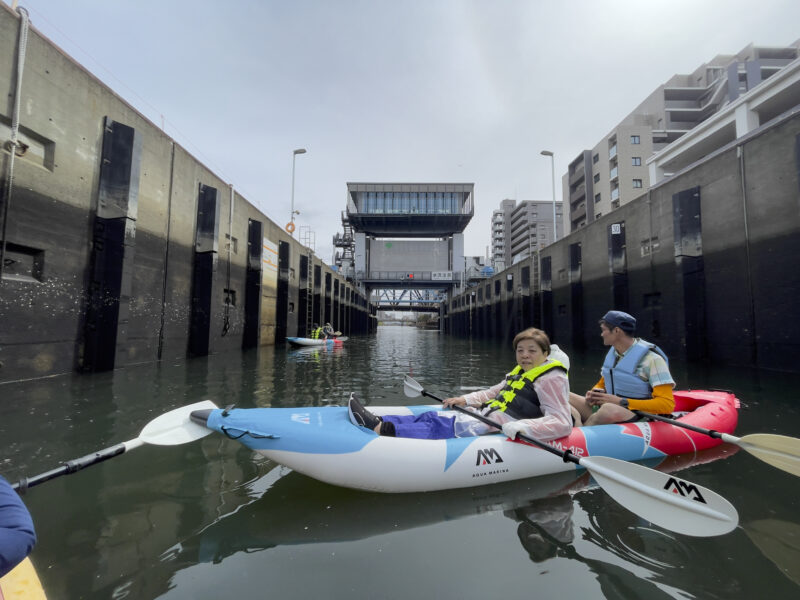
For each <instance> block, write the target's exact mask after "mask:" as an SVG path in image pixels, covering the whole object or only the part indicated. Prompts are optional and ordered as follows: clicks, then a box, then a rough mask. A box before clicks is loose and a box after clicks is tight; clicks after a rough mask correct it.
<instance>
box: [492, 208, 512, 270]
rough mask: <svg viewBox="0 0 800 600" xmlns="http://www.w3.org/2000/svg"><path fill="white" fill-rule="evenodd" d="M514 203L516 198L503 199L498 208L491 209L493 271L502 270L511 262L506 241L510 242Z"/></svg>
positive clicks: (508, 245)
mask: <svg viewBox="0 0 800 600" xmlns="http://www.w3.org/2000/svg"><path fill="white" fill-rule="evenodd" d="M516 203H517V202H516V200H503V201H502V202H500V208H499V209H497V210H494V211H492V237H491V239H492V267H494V270H495V271H502V270H503V269H505V268H506V265H510V264H511V250H510V244H509V243H507V242H510V238H509V233H510V231H511V212H512V211H513V210H514V206H515V205H516ZM506 249H508V252H506Z"/></svg>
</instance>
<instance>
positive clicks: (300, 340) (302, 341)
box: [286, 337, 346, 346]
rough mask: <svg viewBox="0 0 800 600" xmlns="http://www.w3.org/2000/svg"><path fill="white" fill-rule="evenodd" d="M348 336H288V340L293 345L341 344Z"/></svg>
mask: <svg viewBox="0 0 800 600" xmlns="http://www.w3.org/2000/svg"><path fill="white" fill-rule="evenodd" d="M345 339H346V338H328V339H327V340H321V339H316V340H315V339H312V338H304V337H287V338H286V341H287V342H289V343H290V344H291V345H292V346H325V345H328V346H341V345H342V343H343V342H344V341H345Z"/></svg>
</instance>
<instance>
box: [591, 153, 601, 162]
mask: <svg viewBox="0 0 800 600" xmlns="http://www.w3.org/2000/svg"><path fill="white" fill-rule="evenodd" d="M598 160H600V155H599V154H595V155H594V156H593V157H592V164H594V163H596V162H597V161H598Z"/></svg>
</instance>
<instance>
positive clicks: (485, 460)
mask: <svg viewBox="0 0 800 600" xmlns="http://www.w3.org/2000/svg"><path fill="white" fill-rule="evenodd" d="M501 462H503V458H502V457H501V456H500V453H499V452H498V451H497V450H495V449H494V448H487V449H486V450H483V449H480V448H479V449H478V459H477V460H476V461H475V466H476V467H477V466H480V465H493V464H495V463H501Z"/></svg>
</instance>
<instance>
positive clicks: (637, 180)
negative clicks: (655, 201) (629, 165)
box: [633, 179, 642, 188]
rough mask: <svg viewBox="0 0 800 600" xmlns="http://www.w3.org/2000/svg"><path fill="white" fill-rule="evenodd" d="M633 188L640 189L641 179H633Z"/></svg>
mask: <svg viewBox="0 0 800 600" xmlns="http://www.w3.org/2000/svg"><path fill="white" fill-rule="evenodd" d="M633 187H635V188H640V187H642V180H641V179H634V180H633Z"/></svg>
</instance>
